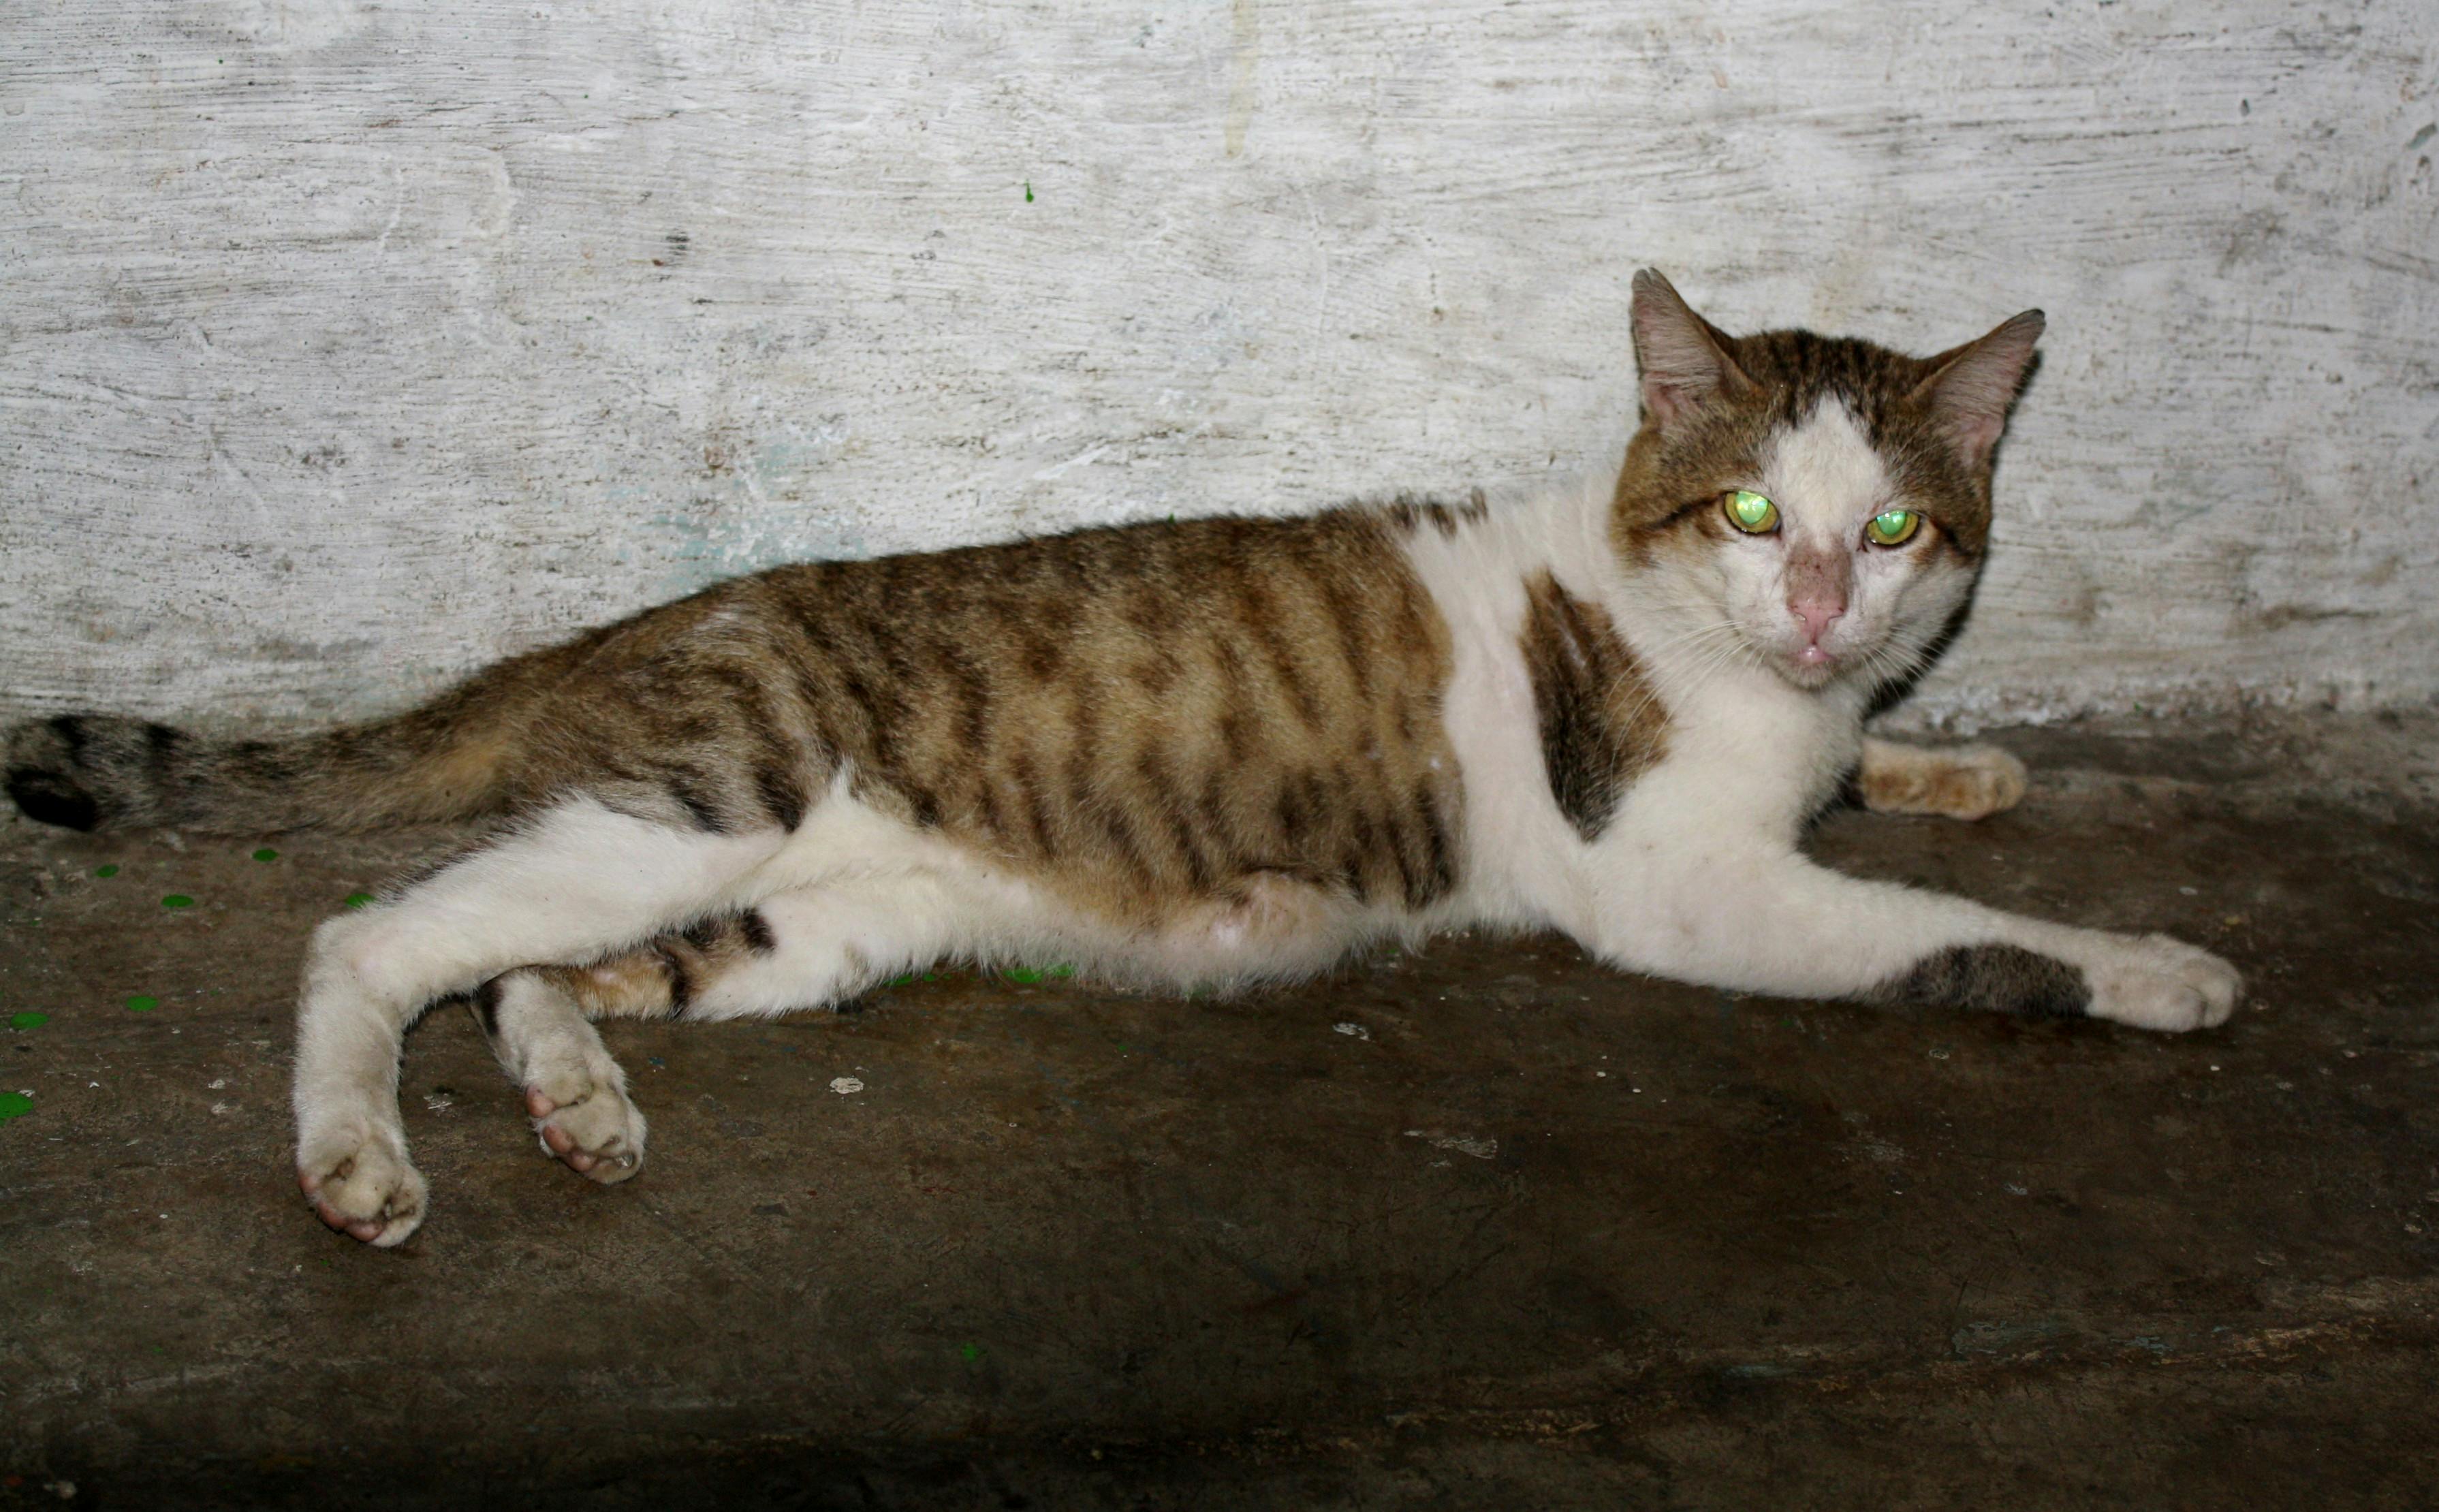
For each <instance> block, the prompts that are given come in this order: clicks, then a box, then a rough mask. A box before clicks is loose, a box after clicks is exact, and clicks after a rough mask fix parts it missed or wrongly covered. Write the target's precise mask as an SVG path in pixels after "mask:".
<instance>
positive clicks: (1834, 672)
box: [1771, 641, 1854, 689]
mask: <svg viewBox="0 0 2439 1512" xmlns="http://www.w3.org/2000/svg"><path fill="white" fill-rule="evenodd" d="M1771 661H1772V662H1773V663H1775V664H1776V666H1777V667H1778V672H1779V675H1780V676H1782V677H1784V678H1786V679H1787V680H1788V681H1789V682H1790V683H1792V684H1794V685H1796V686H1798V687H1801V688H1807V689H1809V688H1819V687H1825V686H1827V685H1829V684H1830V683H1832V682H1834V681H1836V680H1837V678H1838V675H1839V674H1840V673H1842V672H1843V671H1845V670H1846V668H1847V667H1849V666H1851V665H1853V663H1854V658H1853V657H1852V656H1849V655H1847V654H1845V653H1844V652H1843V651H1837V650H1832V649H1829V648H1828V647H1826V646H1824V645H1822V644H1821V643H1820V642H1819V641H1805V642H1803V643H1802V644H1800V645H1797V646H1793V647H1784V646H1783V647H1782V648H1781V649H1780V650H1779V653H1778V654H1777V655H1776V656H1774V657H1772V658H1771Z"/></svg>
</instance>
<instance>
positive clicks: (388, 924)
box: [295, 798, 786, 1246]
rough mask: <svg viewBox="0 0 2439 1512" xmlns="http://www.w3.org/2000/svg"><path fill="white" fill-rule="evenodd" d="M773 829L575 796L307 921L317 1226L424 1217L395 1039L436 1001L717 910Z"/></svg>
mask: <svg viewBox="0 0 2439 1512" xmlns="http://www.w3.org/2000/svg"><path fill="white" fill-rule="evenodd" d="M785 839H786V834H785V832H784V831H782V830H780V829H778V828H777V827H770V828H767V829H759V830H755V831H751V832H748V833H743V834H736V833H721V832H718V831H704V830H699V829H685V828H680V827H673V826H671V825H668V824H663V823H656V822H653V821H651V820H647V819H640V818H636V817H634V816H632V815H630V814H626V813H621V812H618V811H616V810H614V809H610V808H607V807H605V806H604V805H602V804H601V803H599V802H597V801H596V800H593V799H590V798H578V799H571V800H568V801H566V802H563V803H561V804H560V805H558V806H557V807H555V808H553V809H549V810H547V811H545V812H543V813H542V814H540V815H538V816H537V817H536V818H535V819H533V820H532V821H530V822H529V823H527V824H525V825H524V826H523V827H519V828H518V829H515V830H512V831H510V832H508V833H507V835H505V836H504V837H502V838H501V839H499V840H497V841H495V842H493V843H492V844H490V845H486V846H484V847H483V848H481V849H479V850H476V851H474V852H472V854H470V855H468V856H465V857H462V858H460V859H459V860H457V861H455V862H453V863H450V864H449V865H447V866H445V867H443V868H441V870H440V871H438V872H437V873H436V874H434V875H433V876H431V877H429V878H427V879H425V880H424V881H420V882H418V883H416V884H415V885H414V886H412V887H409V888H407V889H406V890H404V891H403V892H401V894H399V895H398V896H396V897H394V898H388V899H386V900H383V901H381V902H377V903H374V904H371V905H369V906H367V907H365V908H364V909H363V910H361V911H359V912H356V913H350V914H342V915H340V916H338V917H336V918H333V919H330V920H329V921H328V922H326V923H324V924H323V925H322V927H321V928H320V929H318V930H317V931H315V932H314V935H313V943H312V949H311V950H310V951H309V952H308V953H307V956H306V965H305V983H304V994H303V1002H302V1004H301V1005H300V1007H299V1010H298V1017H297V1034H296V1081H295V1109H296V1125H297V1133H296V1174H297V1183H298V1184H299V1185H300V1186H301V1187H303V1188H304V1190H305V1192H306V1195H307V1196H308V1197H309V1198H311V1199H312V1201H313V1204H314V1206H315V1208H316V1210H317V1211H318V1212H319V1213H320V1214H321V1216H322V1219H323V1221H324V1222H326V1223H329V1225H330V1226H331V1227H333V1228H337V1229H342V1230H344V1231H346V1232H347V1233H348V1234H351V1235H353V1236H356V1237H357V1238H359V1239H363V1240H365V1242H367V1243H371V1244H377V1245H383V1246H387V1245H394V1244H398V1243H400V1242H401V1241H403V1240H404V1239H405V1238H406V1236H408V1235H410V1234H412V1233H414V1232H415V1229H416V1226H417V1225H418V1224H419V1223H420V1222H422V1220H423V1212H424V1203H425V1197H426V1192H427V1187H426V1185H425V1183H424V1180H423V1177H422V1175H421V1174H420V1173H419V1172H418V1171H417V1170H416V1169H415V1167H414V1165H412V1164H410V1163H409V1162H408V1160H407V1154H406V1136H405V1131H404V1128H403V1126H402V1124H401V1121H400V1118H399V1112H398V1073H399V1064H398V1062H399V1046H400V1039H401V1035H402V1034H403V1033H404V1032H405V1028H406V1025H407V1024H408V1023H411V1022H413V1020H414V1019H415V1017H416V1015H418V1013H420V1012H421V1011H422V1010H423V1008H424V1007H425V1006H426V1005H429V1004H431V1003H432V1002H434V1001H435V1000H436V999H439V998H442V997H446V996H450V995H452V994H455V993H461V992H469V991H472V990H473V989H475V988H476V987H480V986H481V985H482V984H484V983H485V982H488V981H490V979H491V978H493V977H495V976H498V975H499V974H501V973H502V972H504V971H507V970H510V969H514V968H516V967H519V966H523V965H527V964H530V963H532V962H536V961H580V960H587V959H592V958H596V957H598V956H600V955H602V954H603V953H605V952H609V951H612V950H615V949H617V948H619V947H621V946H623V945H626V944H628V943H630V942H632V941H634V940H638V939H649V938H650V937H651V936H652V935H654V934H657V933H658V932H660V931H662V930H664V929H666V928H668V926H669V925H670V924H672V923H674V922H677V921H679V920H683V919H686V918H690V917H694V916H699V915H701V914H703V913H704V912H705V911H706V910H708V909H711V908H713V907H716V906H717V905H718V903H719V901H720V899H721V897H722V896H723V895H724V894H726V893H727V892H728V891H729V890H730V889H732V888H734V887H735V886H737V885H738V884H739V882H740V881H742V880H743V879H744V878H745V877H746V876H748V875H749V874H750V873H751V872H752V871H753V870H754V869H755V868H756V867H757V866H758V865H760V864H761V863H763V862H765V861H767V860H769V859H770V858H771V857H772V856H773V855H774V854H775V853H776V852H777V850H778V849H779V847H780V845H782V843H783V842H784V841H785Z"/></svg>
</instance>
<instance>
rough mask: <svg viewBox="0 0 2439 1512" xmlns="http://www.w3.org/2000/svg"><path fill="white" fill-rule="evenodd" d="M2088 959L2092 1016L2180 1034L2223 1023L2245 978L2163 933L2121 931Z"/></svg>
mask: <svg viewBox="0 0 2439 1512" xmlns="http://www.w3.org/2000/svg"><path fill="white" fill-rule="evenodd" d="M2084 970H2085V971H2086V973H2087V974H2088V976H2089V977H2090V980H2091V983H2092V1009H2091V1011H2092V1017H2093V1018H2095V1019H2110V1020H2113V1021H2115V1022H2116V1023H2130V1024H2132V1025H2134V1027H2136V1028H2138V1029H2159V1030H2163V1031H2164V1032H2166V1033H2169V1034H2181V1033H2182V1032H2184V1031H2185V1030H2187V1029H2210V1028H2216V1027H2217V1026H2218V1025H2219V1024H2222V1023H2226V1022H2227V1020H2228V1016H2229V1015H2230V1014H2232V1013H2234V1011H2235V1004H2236V999H2237V998H2239V997H2240V996H2242V995H2243V991H2244V978H2243V977H2242V976H2240V975H2238V974H2237V972H2236V969H2235V968H2234V967H2233V966H2230V965H2228V964H2227V963H2226V962H2225V961H2222V960H2220V959H2219V958H2218V957H2217V956H2216V955H2213V954H2212V953H2210V952H2208V951H2204V950H2198V949H2196V948H2195V947H2193V946H2191V945H2187V944H2186V943H2185V942H2184V941H2182V940H2173V939H2170V938H2169V937H2168V936H2167V935H2165V934H2141V935H2118V936H2116V937H2114V938H2112V939H2111V941H2110V949H2109V950H2108V951H2107V952H2105V953H2102V954H2101V955H2099V956H2098V958H2097V959H2095V960H2092V961H2090V962H2088V963H2087V964H2086V965H2085V967H2084Z"/></svg>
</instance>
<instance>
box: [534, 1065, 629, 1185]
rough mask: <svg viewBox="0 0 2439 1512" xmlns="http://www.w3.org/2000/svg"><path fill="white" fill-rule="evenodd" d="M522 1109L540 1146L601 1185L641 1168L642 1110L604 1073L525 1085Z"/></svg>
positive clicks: (616, 1180) (627, 1176)
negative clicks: (571, 1082) (546, 1085)
mask: <svg viewBox="0 0 2439 1512" xmlns="http://www.w3.org/2000/svg"><path fill="white" fill-rule="evenodd" d="M525 1111H526V1112H528V1113H530V1114H532V1115H533V1121H534V1133H535V1134H536V1135H537V1136H538V1137H539V1138H540V1139H541V1141H542V1147H543V1150H544V1151H546V1152H547V1153H549V1154H550V1155H552V1156H554V1157H556V1158H557V1159H558V1160H559V1162H560V1163H561V1165H565V1166H566V1167H567V1168H568V1169H569V1170H572V1171H575V1172H577V1173H578V1174H579V1175H581V1176H584V1177H586V1178H588V1179H590V1180H592V1181H596V1182H598V1183H601V1184H602V1185H604V1186H611V1185H615V1184H616V1183H620V1182H623V1181H625V1180H626V1179H627V1178H629V1177H631V1176H632V1175H634V1174H635V1173H636V1172H637V1171H639V1170H641V1169H643V1165H644V1115H643V1113H642V1112H638V1111H637V1110H636V1108H635V1105H634V1104H633V1103H632V1102H629V1101H628V1100H627V1094H626V1093H625V1092H624V1091H623V1090H622V1089H620V1088H619V1087H617V1086H616V1085H614V1083H613V1082H611V1081H608V1080H605V1079H588V1080H586V1081H584V1082H583V1084H582V1085H580V1086H570V1085H566V1084H563V1083H562V1084H560V1085H556V1086H552V1087H549V1088H547V1089H545V1088H543V1087H528V1088H526V1089H525Z"/></svg>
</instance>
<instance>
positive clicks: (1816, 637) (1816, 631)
mask: <svg viewBox="0 0 2439 1512" xmlns="http://www.w3.org/2000/svg"><path fill="white" fill-rule="evenodd" d="M1787 612H1788V613H1789V614H1793V615H1794V616H1795V617H1796V618H1798V619H1800V620H1802V621H1804V634H1805V638H1806V639H1807V640H1809V641H1811V642H1812V643H1813V644H1814V645H1816V646H1818V645H1819V644H1821V637H1822V636H1824V635H1826V634H1827V633H1829V622H1830V621H1831V620H1833V619H1836V618H1837V617H1838V616H1839V615H1841V614H1844V613H1845V612H1846V601H1845V600H1844V599H1843V598H1812V597H1803V598H1790V599H1789V600H1788V601H1787Z"/></svg>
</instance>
